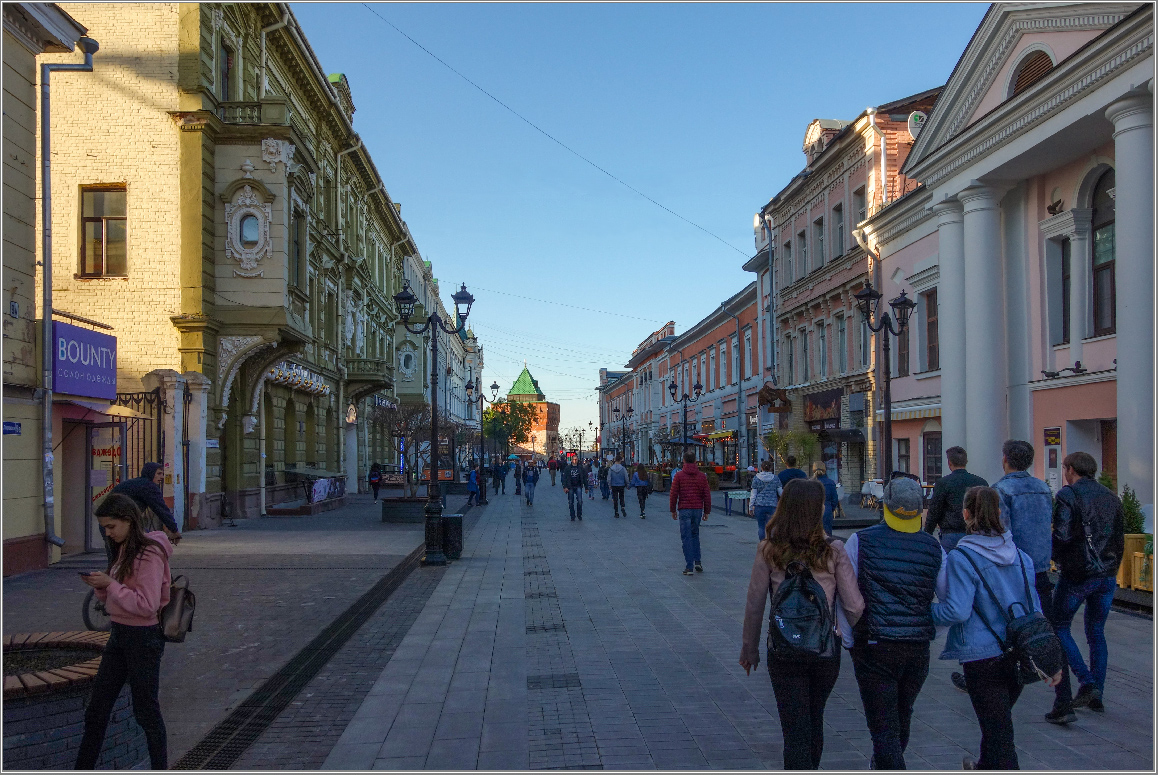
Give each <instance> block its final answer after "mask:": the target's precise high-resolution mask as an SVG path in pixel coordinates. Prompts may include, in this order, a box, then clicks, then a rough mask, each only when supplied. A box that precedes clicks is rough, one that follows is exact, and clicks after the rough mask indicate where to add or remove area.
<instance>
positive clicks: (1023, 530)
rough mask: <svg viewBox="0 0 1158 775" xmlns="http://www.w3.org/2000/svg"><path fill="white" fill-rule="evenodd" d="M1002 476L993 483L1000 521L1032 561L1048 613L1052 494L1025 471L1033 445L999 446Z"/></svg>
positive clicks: (1038, 590)
mask: <svg viewBox="0 0 1158 775" xmlns="http://www.w3.org/2000/svg"><path fill="white" fill-rule="evenodd" d="M1001 465H1002V467H1003V468H1004V469H1005V476H1003V477H1001V478H1000V479H998V480H997V481H996V482H994V484H993V489H995V490H997V492H998V494H999V495H1000V496H1001V521H1002V523H1003V524H1004V525H1005V529H1006V530H1012V531H1013V542H1014V543H1016V544H1017V548H1018V549H1020V550H1022V551H1023V552H1025V553H1026V554H1028V555H1029V558H1030V559H1031V560H1033V567H1034V570H1035V571H1036V572H1035V574H1034V586H1035V587H1037V594H1038V596H1039V597H1040V598H1041V603H1042V610H1043V611H1045V612H1046V613H1049V611H1050V609H1051V606H1050V600H1051V594H1050V593H1051V592H1052V590H1053V585H1052V584H1050V582H1049V561H1050V555H1051V554H1052V553H1053V493H1052V492H1050V489H1049V485H1048V484H1046V483H1045V482H1043V481H1042V480H1040V479H1038V478H1036V477H1034V476H1032V475H1031V474H1030V473H1029V471H1028V470H1027V469H1028V468H1029V467H1030V466H1031V465H1033V445H1032V444H1030V443H1029V442H1028V441H1018V440H1016V439H1010V440H1009V441H1007V442H1005V444H1004V445H1002V447H1001Z"/></svg>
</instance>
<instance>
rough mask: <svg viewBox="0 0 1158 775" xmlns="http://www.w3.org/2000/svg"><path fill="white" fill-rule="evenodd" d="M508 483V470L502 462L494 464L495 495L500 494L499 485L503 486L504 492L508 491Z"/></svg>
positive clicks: (493, 484)
mask: <svg viewBox="0 0 1158 775" xmlns="http://www.w3.org/2000/svg"><path fill="white" fill-rule="evenodd" d="M506 484H507V482H506V472H505V471H504V465H503V464H502V463H495V464H493V465H492V466H491V485H492V488H493V489H494V491H495V495H498V494H499V487H502V488H503V492H506V489H507V488H506Z"/></svg>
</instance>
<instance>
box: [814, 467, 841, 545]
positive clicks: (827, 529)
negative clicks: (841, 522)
mask: <svg viewBox="0 0 1158 775" xmlns="http://www.w3.org/2000/svg"><path fill="white" fill-rule="evenodd" d="M812 476H813V478H814V479H816V481H818V482H820V483H821V484H822V485H823V486H824V534H825V535H829V536H830V535H832V520H833V516H834V515H835V514H836V508H837V506H839V505H840V494H839V493H838V492H837V489H836V482H834V481H832V478H831V477H829V475H828V468H827V466H825V465H824V463H817V464H816V465H814V466H813V467H812Z"/></svg>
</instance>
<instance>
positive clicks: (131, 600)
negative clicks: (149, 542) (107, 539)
mask: <svg viewBox="0 0 1158 775" xmlns="http://www.w3.org/2000/svg"><path fill="white" fill-rule="evenodd" d="M145 535H147V536H148V537H149V538H151V539H153V540H154V541H156V542H157V543H158V544H160V545H161V550H160V551H158V550H157V547H155V546H150V547H148V548H147V549H145V551H144V552H142V553H141V554H140V555H139V556H138V557H137V560H136V562H135V563H133V570H132V573H130V574H129V576H128V577H127V578H126V579H125V581H124V583H121V582H119V581H117V580H116V579H115V578H114V579H113V583H111V584H109V585H108V586H107V587H105V588H104V589H98V590H96V596H97V599H99V600H100V601H101V602H102V603H104V604H105V608H106V609H108V612H109V618H110V619H112V620H113V621H114V622H116V623H117V624H124V625H127V626H129V627H151V626H152V625H154V624H156V623H157V612H158V611H160V610H161V609H162V608H163V607H164V606H165V605H166V604H167V603H168V602H169V557H170V556H172V554H173V544H171V543H169V537H168V536H166V535H165V534H164V533H163V532H161V531H160V530H158V531H155V532H152V533H146V534H145ZM118 564H119V560H118ZM113 569H114V570H115V569H116V565H115V564H114V565H113ZM109 575H110V576H111V575H112V574H109Z"/></svg>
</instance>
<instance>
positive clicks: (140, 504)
mask: <svg viewBox="0 0 1158 775" xmlns="http://www.w3.org/2000/svg"><path fill="white" fill-rule="evenodd" d="M164 486H165V469H164V466H162V465H161V464H160V463H145V464H144V465H143V466H141V475H140V476H138V477H137V478H135V479H126V480H125V481H123V482H121V483H120V484H118V485H117V486H116V487H114V488H113V489H112V492H115V493H117V494H118V495H127V496H129V497H130V498H132V499H133V502H134V503H136V504H137V508H138V509H140V511H141V519H142V522H141V524H142V526H143V527H144V528H147V530H146V532H151V531H153V530H162V531H164V533H165V535H166V536H168V537H169V539H170V540H172V541H180V540H181V530H180V528H178V527H177V521H176V520H175V519H173V512H172V511H171V510H170V509H169V505H168V504H167V503H165V496H164V493H163V491H162V489H161V488H162V487H164Z"/></svg>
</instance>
